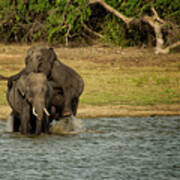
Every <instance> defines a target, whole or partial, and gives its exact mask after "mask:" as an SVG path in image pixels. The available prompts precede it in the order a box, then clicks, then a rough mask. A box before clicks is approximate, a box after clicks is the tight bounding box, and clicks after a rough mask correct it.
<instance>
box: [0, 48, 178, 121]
mask: <svg viewBox="0 0 180 180" xmlns="http://www.w3.org/2000/svg"><path fill="white" fill-rule="evenodd" d="M29 47H30V46H27V45H15V46H14V45H8V46H4V45H0V69H1V68H3V67H5V66H7V67H8V69H9V70H13V71H16V70H19V69H20V67H21V68H22V63H23V61H24V58H25V55H26V51H27V49H28V48H29ZM55 52H56V53H57V55H58V57H59V58H60V59H61V58H62V59H69V60H77V59H81V60H83V61H84V62H86V61H92V62H96V63H100V64H104V63H107V64H109V65H111V66H117V64H118V65H119V66H121V67H122V68H125V69H126V68H129V67H134V66H137V67H144V66H146V67H148V66H150V67H152V66H156V67H159V66H160V67H166V68H167V69H168V66H169V64H173V63H176V66H177V63H179V66H178V68H179V71H180V53H179V52H175V53H170V54H167V55H155V54H154V50H153V49H140V48H121V47H103V46H102V45H96V46H91V47H79V48H65V47H56V48H55ZM12 57H13V58H14V62H15V61H17V62H19V66H16V67H13V66H11V68H10V67H9V66H8V64H7V59H8V58H12ZM3 63H4V64H5V66H4V65H3V67H1V65H2V64H3ZM16 64H18V63H16ZM77 66H78V64H77ZM10 111H11V110H10V107H9V106H4V105H1V106H0V119H7V117H8V114H9V113H10ZM155 115H180V104H172V105H169V104H167V105H153V106H150V105H149V106H129V105H117V106H116V105H114V106H111V105H102V106H96V105H94V106H92V105H86V104H81V103H80V105H79V109H78V115H77V116H78V117H79V118H95V117H118V116H155Z"/></svg>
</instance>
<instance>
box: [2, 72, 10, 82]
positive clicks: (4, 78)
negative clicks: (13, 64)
mask: <svg viewBox="0 0 180 180" xmlns="http://www.w3.org/2000/svg"><path fill="white" fill-rule="evenodd" d="M1 80H6V81H8V80H9V77H6V76H3V75H1V74H0V81H1Z"/></svg>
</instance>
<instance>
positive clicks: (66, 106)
mask: <svg viewBox="0 0 180 180" xmlns="http://www.w3.org/2000/svg"><path fill="white" fill-rule="evenodd" d="M72 115H73V113H72V108H71V101H70V100H69V98H67V99H66V101H65V104H64V109H63V111H62V116H64V117H67V116H72Z"/></svg>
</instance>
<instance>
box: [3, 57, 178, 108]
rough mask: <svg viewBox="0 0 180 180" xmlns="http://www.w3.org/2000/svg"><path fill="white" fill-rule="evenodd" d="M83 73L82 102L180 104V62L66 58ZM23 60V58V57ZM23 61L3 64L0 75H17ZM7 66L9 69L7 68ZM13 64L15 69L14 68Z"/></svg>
mask: <svg viewBox="0 0 180 180" xmlns="http://www.w3.org/2000/svg"><path fill="white" fill-rule="evenodd" d="M63 61H64V63H65V64H67V65H69V66H71V67H73V68H74V69H75V70H76V71H78V72H79V73H80V75H81V76H82V77H83V79H84V81H85V90H84V92H83V94H82V96H81V98H80V103H81V104H88V105H155V104H175V103H180V70H179V64H178V63H176V64H173V63H171V64H170V65H167V67H168V70H167V67H156V66H153V67H150V66H148V67H131V68H130V67H120V66H118V65H110V64H109V63H107V64H106V63H95V62H92V61H87V60H85V61H84V60H63ZM21 62H22V60H21ZM16 66H17V69H19V70H20V69H21V68H22V67H23V63H22V65H21V66H20V65H19V64H13V65H12V66H11V63H10V62H9V64H8V66H7V64H1V62H0V74H3V75H10V74H15V73H16V72H18V71H17V69H16ZM4 67H6V68H4ZM11 67H13V69H12V70H11V69H10V68H11ZM5 92H6V83H5V82H4V81H0V104H1V105H6V104H7V101H6V96H5Z"/></svg>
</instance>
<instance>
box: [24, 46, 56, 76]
mask: <svg viewBox="0 0 180 180" xmlns="http://www.w3.org/2000/svg"><path fill="white" fill-rule="evenodd" d="M56 59H57V57H56V54H55V52H54V50H53V48H46V47H43V46H33V47H31V48H30V49H29V50H28V52H27V56H26V58H25V64H26V72H28V73H29V72H36V73H38V72H43V73H44V74H45V75H46V77H49V76H50V73H51V69H52V66H53V63H54V61H55V60H56Z"/></svg>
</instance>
